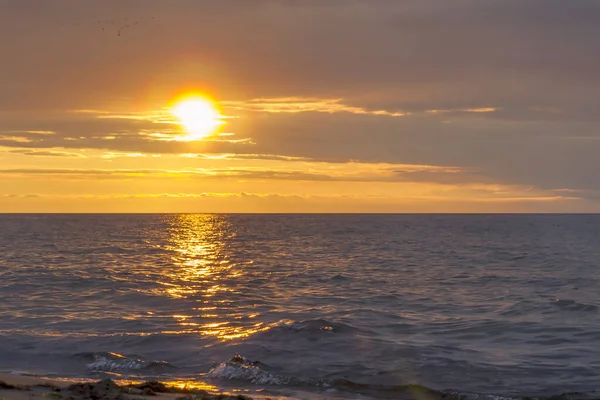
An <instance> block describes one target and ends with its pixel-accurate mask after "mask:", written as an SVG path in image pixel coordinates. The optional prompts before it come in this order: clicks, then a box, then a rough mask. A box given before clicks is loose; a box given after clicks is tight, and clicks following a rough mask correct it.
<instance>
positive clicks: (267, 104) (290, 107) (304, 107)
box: [221, 97, 406, 117]
mask: <svg viewBox="0 0 600 400" xmlns="http://www.w3.org/2000/svg"><path fill="white" fill-rule="evenodd" d="M343 101H344V100H343V99H320V98H302V97H283V98H272V99H268V98H265V99H252V100H249V101H224V102H222V103H221V104H222V105H223V106H224V107H226V108H230V109H234V110H243V111H253V112H265V113H274V114H278V113H288V114H296V113H303V112H320V113H328V114H333V113H350V114H360V115H379V116H387V117H403V116H405V115H406V114H405V113H403V112H400V111H388V110H367V109H365V108H362V107H356V106H349V105H346V104H344V103H343Z"/></svg>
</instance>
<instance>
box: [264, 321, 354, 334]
mask: <svg viewBox="0 0 600 400" xmlns="http://www.w3.org/2000/svg"><path fill="white" fill-rule="evenodd" d="M273 330H280V331H281V330H284V331H293V332H330V333H343V332H353V331H357V330H358V329H357V328H355V327H353V326H351V325H347V324H343V323H339V322H331V321H327V320H326V319H309V320H305V321H293V320H289V319H285V320H281V321H278V322H276V323H274V324H272V325H271V329H270V331H273Z"/></svg>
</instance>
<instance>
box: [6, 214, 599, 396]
mask: <svg viewBox="0 0 600 400" xmlns="http://www.w3.org/2000/svg"><path fill="white" fill-rule="evenodd" d="M599 264H600V216H597V215H207V214H194V215H177V214H171V215H0V372H9V373H10V372H15V371H18V372H19V373H30V374H39V375H44V376H55V377H71V378H73V377H75V378H101V377H106V376H108V377H114V378H129V379H161V380H170V381H173V380H189V381H198V382H205V383H207V384H211V385H215V386H218V387H236V388H238V389H241V390H252V391H257V390H267V391H268V392H269V393H289V391H290V390H302V391H305V392H309V393H316V394H323V393H328V394H334V395H336V396H340V397H348V398H353V397H357V396H362V397H363V398H365V397H372V398H376V397H383V396H386V397H388V398H390V393H393V391H394V388H397V387H399V386H402V385H407V384H414V385H420V386H423V387H427V388H432V389H435V390H443V391H446V392H447V393H461V394H463V395H466V396H477V395H494V396H504V397H521V396H551V395H558V394H561V393H567V392H579V396H584V397H586V396H587V397H593V396H595V390H596V389H597V388H598V384H599V383H600V373H599V372H600V318H599V313H598V307H599V306H600V290H599V283H600V282H599V276H600V273H599ZM286 390H287V391H288V392H286ZM392 397H393V396H392Z"/></svg>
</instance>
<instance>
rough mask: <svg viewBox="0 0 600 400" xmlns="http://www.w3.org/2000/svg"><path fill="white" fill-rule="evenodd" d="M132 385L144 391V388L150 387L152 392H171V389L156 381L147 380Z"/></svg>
mask: <svg viewBox="0 0 600 400" xmlns="http://www.w3.org/2000/svg"><path fill="white" fill-rule="evenodd" d="M133 387H134V388H137V389H142V390H144V391H145V390H146V389H150V390H151V391H152V392H153V394H156V393H170V392H171V390H170V389H169V388H168V387H167V386H166V385H165V384H164V383H161V382H157V381H148V382H144V383H140V384H139V385H133ZM145 394H146V393H145Z"/></svg>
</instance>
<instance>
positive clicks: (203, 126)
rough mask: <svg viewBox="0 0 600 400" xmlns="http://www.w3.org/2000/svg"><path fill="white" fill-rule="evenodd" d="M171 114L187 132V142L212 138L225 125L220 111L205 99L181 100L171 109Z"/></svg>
mask: <svg viewBox="0 0 600 400" xmlns="http://www.w3.org/2000/svg"><path fill="white" fill-rule="evenodd" d="M171 113H172V114H173V116H174V117H175V118H177V119H178V120H179V124H180V125H181V126H182V128H183V129H184V130H185V131H186V133H187V136H186V137H185V140H200V139H203V138H206V137H208V136H211V135H212V134H214V133H216V132H217V129H218V128H219V126H220V125H222V124H223V122H222V121H221V114H220V113H219V110H218V109H217V108H216V106H215V105H214V104H213V103H212V102H210V101H209V100H207V99H204V98H188V99H184V100H181V101H179V102H178V103H176V104H175V106H174V107H173V108H172V109H171Z"/></svg>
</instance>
